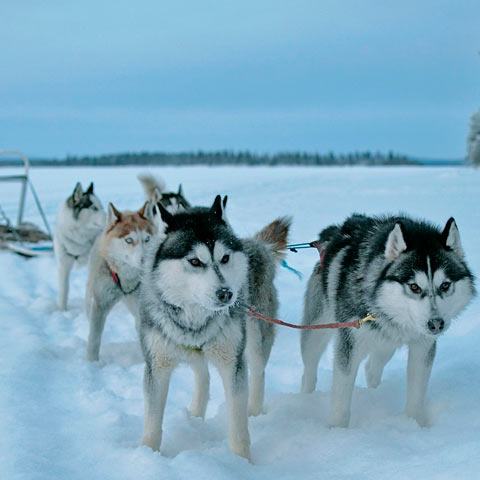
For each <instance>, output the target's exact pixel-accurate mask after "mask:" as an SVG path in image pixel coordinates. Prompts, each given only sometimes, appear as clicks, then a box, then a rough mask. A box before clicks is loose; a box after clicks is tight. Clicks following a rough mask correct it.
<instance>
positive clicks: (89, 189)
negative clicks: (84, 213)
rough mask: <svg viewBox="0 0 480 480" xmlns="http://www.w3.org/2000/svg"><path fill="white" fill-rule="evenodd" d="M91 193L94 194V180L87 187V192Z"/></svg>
mask: <svg viewBox="0 0 480 480" xmlns="http://www.w3.org/2000/svg"><path fill="white" fill-rule="evenodd" d="M85 193H87V194H89V195H91V194H93V182H91V183H90V185H89V186H88V188H87V191H86V192H85Z"/></svg>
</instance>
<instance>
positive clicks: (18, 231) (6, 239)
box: [0, 150, 53, 257]
mask: <svg viewBox="0 0 480 480" xmlns="http://www.w3.org/2000/svg"><path fill="white" fill-rule="evenodd" d="M0 155H8V156H9V157H12V156H13V157H18V158H20V159H21V160H22V161H23V167H24V173H23V174H18V175H0V182H19V183H20V201H19V206H18V215H17V225H16V226H14V225H13V224H12V222H11V221H10V219H9V218H8V217H7V215H6V213H5V212H4V210H3V209H2V207H1V203H0V248H7V249H9V250H11V251H13V252H16V253H18V254H19V255H23V256H25V257H36V256H38V255H45V254H50V253H52V252H53V243H52V232H51V230H50V226H49V225H48V222H47V218H46V216H45V213H44V211H43V208H42V205H41V204H40V200H39V198H38V195H37V192H36V191H35V189H34V188H33V184H32V182H31V181H30V179H29V178H28V171H29V168H30V164H29V161H28V158H27V157H26V156H25V155H24V154H23V153H22V152H19V151H16V150H0ZM27 188H30V191H31V192H32V196H33V198H34V200H35V203H36V205H37V210H38V212H39V213H40V216H41V217H42V221H43V224H44V227H45V231H43V230H41V229H40V228H38V227H37V226H36V225H34V224H33V223H28V222H24V221H23V214H24V210H25V199H26V195H27ZM0 201H1V198H0Z"/></svg>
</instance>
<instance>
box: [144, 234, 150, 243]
mask: <svg viewBox="0 0 480 480" xmlns="http://www.w3.org/2000/svg"><path fill="white" fill-rule="evenodd" d="M149 241H150V237H149V236H148V235H147V236H146V237H145V243H148V242H149Z"/></svg>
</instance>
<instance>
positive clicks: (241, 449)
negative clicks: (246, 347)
mask: <svg viewBox="0 0 480 480" xmlns="http://www.w3.org/2000/svg"><path fill="white" fill-rule="evenodd" d="M206 354H207V356H208V358H209V359H210V360H211V361H212V363H213V364H214V365H215V366H216V367H217V369H218V372H219V374H220V376H221V377H222V381H223V386H224V389H225V397H226V400H227V410H228V423H229V444H230V449H231V450H232V452H233V453H235V454H237V455H240V456H241V457H245V458H249V457H250V436H249V434H248V415H247V402H248V379H247V375H248V372H247V366H246V364H245V359H244V355H243V351H241V350H239V348H238V347H235V346H234V345H232V344H229V343H226V342H225V343H216V344H214V345H212V346H210V347H209V349H208V350H207V351H206Z"/></svg>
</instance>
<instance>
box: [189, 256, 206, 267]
mask: <svg viewBox="0 0 480 480" xmlns="http://www.w3.org/2000/svg"><path fill="white" fill-rule="evenodd" d="M189 262H190V265H192V266H193V267H201V266H202V265H203V263H202V262H201V261H200V260H199V259H198V258H191V259H190V260H189Z"/></svg>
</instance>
